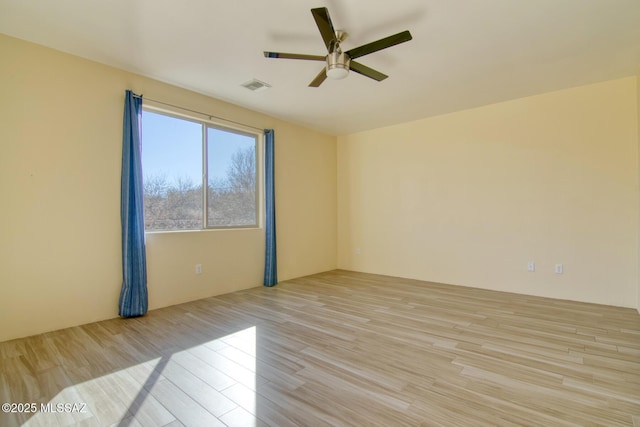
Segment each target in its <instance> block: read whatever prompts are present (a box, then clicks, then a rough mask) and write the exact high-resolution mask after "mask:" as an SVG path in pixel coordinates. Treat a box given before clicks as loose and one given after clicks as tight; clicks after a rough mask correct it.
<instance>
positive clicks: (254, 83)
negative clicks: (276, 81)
mask: <svg viewBox="0 0 640 427" xmlns="http://www.w3.org/2000/svg"><path fill="white" fill-rule="evenodd" d="M242 86H244V87H246V88H247V89H249V90H250V91H253V92H260V91H262V90H267V89H269V88H270V87H271V85H270V84H267V83H265V82H261V81H260V80H256V79H253V80H249V81H248V82H245V83H242Z"/></svg>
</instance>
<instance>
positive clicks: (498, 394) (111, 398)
mask: <svg viewBox="0 0 640 427" xmlns="http://www.w3.org/2000/svg"><path fill="white" fill-rule="evenodd" d="M0 363H1V364H0V403H3V402H14V403H31V402H33V403H36V404H37V409H38V412H36V413H35V414H21V415H16V414H13V415H12V414H4V413H3V414H0V425H2V426H13V425H46V426H66V425H78V426H111V425H115V426H129V425H131V426H140V425H142V426H181V425H186V426H222V425H229V426H251V425H259V426H262V425H272V426H290V425H303V426H324V425H355V426H362V425H376V426H404V425H406V426H418V425H425V426H431V425H434V426H437V425H444V426H483V425H490V426H496V425H499V426H513V425H531V426H571V425H581V426H583V425H603V426H618V425H620V426H635V427H640V315H638V313H637V312H636V311H635V310H632V309H624V308H615V307H608V306H599V305H594V304H584V303H576V302H568V301H559V300H552V299H545V298H537V297H529V296H522V295H515V294H507V293H500V292H493V291H485V290H478V289H472V288H464V287H458V286H448V285H441V284H434V283H427V282H419V281H414V280H406V279H398V278H392V277H385V276H376V275H370V274H361V273H353V272H347V271H333V272H328V273H323V274H318V275H314V276H309V277H304V278H300V279H295V280H291V281H288V282H284V283H281V284H279V285H278V286H277V287H274V288H255V289H250V290H247V291H241V292H236V293H233V294H228V295H224V296H220V297H214V298H207V299H204V300H199V301H195V302H191V303H187V304H181V305H178V306H173V307H169V308H164V309H160V310H155V311H152V312H150V313H149V314H148V315H147V316H145V317H142V318H137V319H129V320H123V319H114V320H108V321H103V322H98V323H92V324H88V325H84V326H79V327H74V328H70V329H65V330H61V331H56V332H51V333H46V334H43V335H38V336H34V337H29V338H25V339H19V340H13V341H8V342H4V343H0ZM41 403H42V404H48V403H51V404H52V405H51V407H52V408H56V406H55V405H56V404H57V403H70V404H73V403H86V407H85V408H84V411H83V412H80V413H78V412H64V411H63V412H59V413H51V412H50V413H43V412H41V411H40V404H41ZM75 409H79V408H75ZM634 423H635V424H634Z"/></svg>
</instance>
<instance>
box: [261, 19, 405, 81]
mask: <svg viewBox="0 0 640 427" xmlns="http://www.w3.org/2000/svg"><path fill="white" fill-rule="evenodd" d="M311 13H312V14H313V19H315V21H316V25H317V26H318V30H320V35H321V36H322V40H323V41H324V44H325V46H326V47H327V55H326V56H320V55H303V54H297V53H280V52H264V56H265V57H267V58H284V59H304V60H308V61H325V62H326V66H325V67H324V68H323V69H322V71H320V73H319V74H318V75H317V76H316V78H315V79H313V80H312V81H311V83H309V86H310V87H318V86H320V85H321V84H322V82H324V81H325V79H326V78H327V77H329V78H332V79H343V78H345V77H347V75H348V74H349V70H353V71H355V72H356V73H358V74H362V75H363V76H367V77H369V78H371V79H373V80H377V81H381V80H384V79H386V78H387V77H389V76H387V75H386V74H382V73H381V72H379V71H377V70H374V69H373V68H369V67H367V66H366V65H363V64H361V63H359V62H356V61H353V60H354V59H356V58H359V57H361V56H364V55H368V54H370V53H373V52H377V51H379V50H382V49H386V48H388V47H391V46H394V45H397V44H400V43H404V42H408V41H409V40H411V38H412V37H411V33H410V32H409V31H403V32H401V33H398V34H394V35H392V36H389V37H385V38H383V39H380V40H377V41H375V42H371V43H367V44H365V45H362V46H359V47H356V48H353V49H349V50H347V51H343V50H342V48H341V46H340V45H341V43H342V42H343V41H345V39H346V38H347V33H345V32H344V31H341V30H338V31H336V30H334V28H333V24H332V23H331V18H330V17H329V10H328V9H327V8H326V7H319V8H315V9H311Z"/></svg>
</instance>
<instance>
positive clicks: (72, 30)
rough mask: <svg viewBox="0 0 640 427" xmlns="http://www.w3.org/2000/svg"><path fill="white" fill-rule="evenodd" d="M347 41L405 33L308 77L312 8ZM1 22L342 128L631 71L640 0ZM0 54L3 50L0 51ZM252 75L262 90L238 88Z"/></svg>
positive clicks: (50, 6) (38, 4) (216, 8)
mask: <svg viewBox="0 0 640 427" xmlns="http://www.w3.org/2000/svg"><path fill="white" fill-rule="evenodd" d="M322 6H326V7H328V8H329V12H330V14H331V18H332V21H333V24H334V26H335V28H336V29H344V30H346V31H347V32H348V33H349V38H348V39H347V41H346V42H344V43H343V48H344V49H345V50H348V49H350V48H352V47H355V46H359V45H362V44H365V43H369V42H371V41H374V40H378V39H380V38H383V37H386V36H388V35H391V34H395V33H398V32H400V31H403V30H409V31H411V33H412V35H413V40H412V41H409V42H407V43H404V44H401V45H398V46H394V47H391V48H389V49H386V50H382V51H379V52H376V53H373V54H371V55H368V56H364V57H362V58H360V59H359V60H358V61H359V62H361V63H363V64H365V65H367V66H369V67H372V68H375V69H377V70H379V71H381V72H383V73H385V74H388V75H389V76H390V77H389V78H388V79H386V80H384V81H382V82H380V83H378V82H375V81H374V80H371V79H368V78H366V77H363V76H361V75H359V74H356V73H353V72H352V73H350V75H349V76H348V77H347V78H346V79H344V80H329V79H328V80H326V81H325V82H324V83H323V84H322V86H320V87H319V88H309V87H307V85H308V84H309V82H310V81H311V80H312V79H313V78H314V77H315V76H316V74H317V73H318V72H319V71H320V69H321V67H322V63H321V62H312V61H297V60H287V59H267V58H265V57H264V56H263V54H262V51H263V50H271V51H279V52H290V53H306V54H314V55H324V54H325V53H326V51H325V47H324V44H323V42H322V39H321V37H320V34H319V32H318V29H317V27H316V25H315V22H314V20H313V17H312V15H311V12H310V9H311V8H314V7H322ZM0 32H1V33H5V34H7V35H10V36H14V37H18V38H21V39H25V40H28V41H31V42H35V43H38V44H41V45H45V46H49V47H52V48H54V49H58V50H61V51H65V52H69V53H72V54H74V55H78V56H82V57H85V58H89V59H92V60H95V61H98V62H102V63H105V64H109V65H113V66H115V67H118V68H122V69H125V70H129V71H132V72H136V73H140V74H143V75H146V76H149V77H152V78H155V79H158V80H161V81H164V82H168V83H172V84H174V85H177V86H181V87H184V88H188V89H191V90H194V91H197V92H200V93H203V94H206V95H210V96H213V97H215V98H218V99H222V100H225V101H229V102H231V103H234V104H237V105H241V106H244V107H247V108H250V109H253V110H256V111H260V112H264V113H267V114H269V115H272V116H275V117H279V118H282V119H284V120H287V121H290V122H294V123H298V124H302V125H304V126H308V127H310V128H314V129H318V130H321V131H324V132H327V133H330V134H334V135H339V134H345V133H351V132H356V131H361V130H366V129H372V128H377V127H381V126H386V125H391V124H396V123H400V122H406V121H410V120H414V119H419V118H423V117H428V116H433V115H437V114H443V113H447V112H452V111H457V110H461V109H466V108H471V107H475V106H479V105H485V104H489V103H493V102H497V101H503V100H507V99H513V98H518V97H522V96H527V95H533V94H537V93H542V92H548V91H552V90H557V89H561V88H567V87H572V86H578V85H582V84H587V83H592V82H598V81H603V80H608V79H613V78H618V77H624V76H630V75H635V74H636V73H637V72H638V70H639V67H640V0H529V1H526V0H393V1H390V0H389V1H384V2H381V1H378V2H371V1H370V0H369V1H367V0H343V1H339V0H313V1H312V0H270V1H264V0H253V1H250V0H236V1H218V0H182V1H177V0H57V1H51V0H0ZM0 60H1V58H0ZM252 78H256V79H259V80H262V81H264V82H267V83H269V84H271V85H272V86H273V87H272V88H271V89H269V90H267V91H264V92H251V91H249V90H247V89H245V88H243V87H241V86H240V85H241V84H242V83H244V82H246V81H248V80H250V79H252Z"/></svg>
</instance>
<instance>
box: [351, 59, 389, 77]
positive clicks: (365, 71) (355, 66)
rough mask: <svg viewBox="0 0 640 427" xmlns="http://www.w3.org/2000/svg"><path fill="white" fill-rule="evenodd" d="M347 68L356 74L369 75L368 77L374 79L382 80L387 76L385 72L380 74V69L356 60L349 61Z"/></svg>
mask: <svg viewBox="0 0 640 427" xmlns="http://www.w3.org/2000/svg"><path fill="white" fill-rule="evenodd" d="M349 68H350V69H351V70H353V71H355V72H356V73H358V74H362V75H363V76H366V77H369V78H370V79H373V80H376V81H382V80H384V79H386V78H387V77H389V76H387V75H386V74H382V73H381V72H380V71H376V70H374V69H373V68H369V67H367V66H366V65H362V64H361V63H359V62H356V61H351V64H350V65H349Z"/></svg>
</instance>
